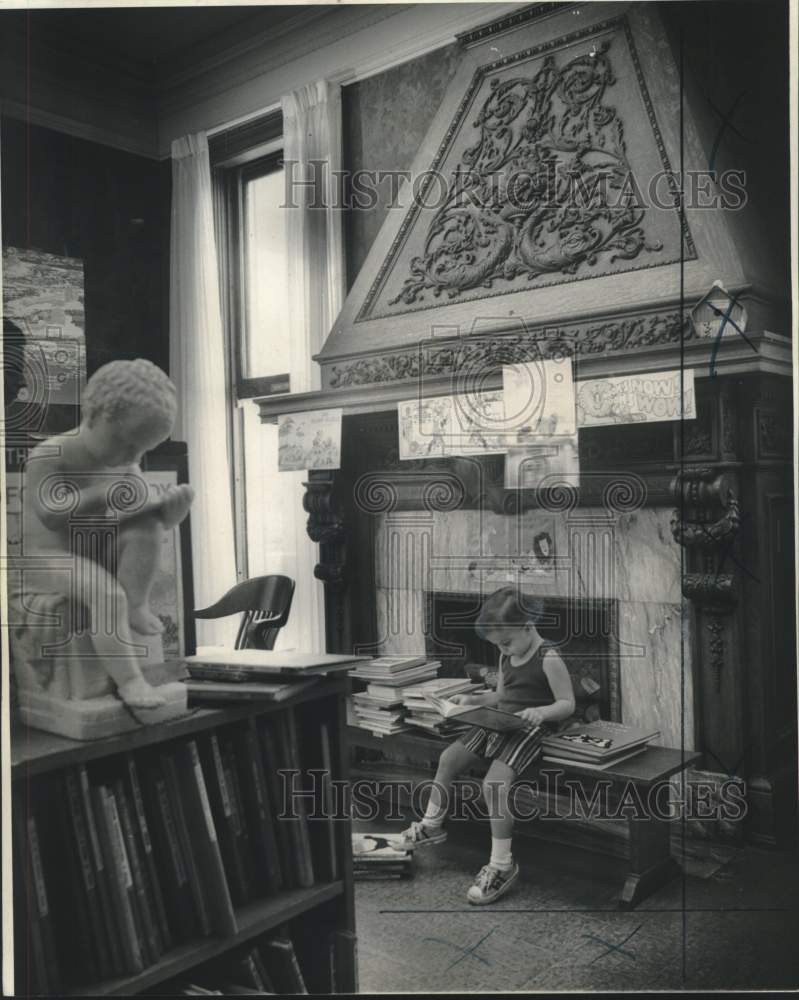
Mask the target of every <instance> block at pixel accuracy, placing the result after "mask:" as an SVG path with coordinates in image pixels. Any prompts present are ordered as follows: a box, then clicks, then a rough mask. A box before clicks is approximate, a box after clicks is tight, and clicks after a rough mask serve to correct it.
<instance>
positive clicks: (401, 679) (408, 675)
mask: <svg viewBox="0 0 799 1000" xmlns="http://www.w3.org/2000/svg"><path fill="white" fill-rule="evenodd" d="M440 666H441V664H440V663H439V661H438V660H428V659H427V657H426V656H425V655H424V653H422V654H421V655H417V656H406V655H399V654H397V655H396V656H395V655H389V656H378V657H376V659H374V660H369V661H368V662H366V663H359V664H358V666H357V667H355V669H354V670H350V677H355V678H357V679H359V680H363V681H368V682H369V683H370V684H371V685H379V686H380V687H391V688H397V687H407V685H409V684H418V683H419V682H420V681H425V680H428V679H429V678H430V677H435V676H436V674H437V673H438V668H439V667H440Z"/></svg>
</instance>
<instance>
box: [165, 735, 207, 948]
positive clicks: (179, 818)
mask: <svg viewBox="0 0 799 1000" xmlns="http://www.w3.org/2000/svg"><path fill="white" fill-rule="evenodd" d="M159 758H160V760H161V768H162V770H163V773H164V780H165V782H166V789H167V795H168V796H169V804H170V806H171V807H172V817H173V819H174V821H175V829H176V830H177V837H178V842H179V843H180V846H181V849H182V852H183V860H184V862H185V865H186V873H187V875H188V880H189V889H190V890H191V897H192V899H193V900H194V912H195V914H196V915H197V920H198V923H199V927H200V933H201V934H202V935H203V936H204V937H208V936H209V935H210V933H211V916H210V914H209V912H208V903H207V902H206V898H205V892H204V891H203V885H202V877H201V873H200V866H199V863H198V859H197V855H196V854H195V848H194V838H193V835H192V834H193V831H192V830H191V829H190V827H189V824H188V822H187V820H186V813H185V812H184V809H183V799H182V796H181V794H180V775H179V773H178V769H177V765H176V763H175V758H174V756H173V754H171V753H168V752H165V751H164V752H161V753H160V754H159Z"/></svg>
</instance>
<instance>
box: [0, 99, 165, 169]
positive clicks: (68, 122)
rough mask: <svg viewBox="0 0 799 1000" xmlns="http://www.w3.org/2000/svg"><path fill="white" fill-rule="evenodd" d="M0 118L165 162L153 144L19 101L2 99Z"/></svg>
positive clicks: (0, 100) (0, 101) (0, 102)
mask: <svg viewBox="0 0 799 1000" xmlns="http://www.w3.org/2000/svg"><path fill="white" fill-rule="evenodd" d="M0 116H2V117H3V118H14V119H16V120H18V121H22V122H27V123H29V124H31V125H38V126H40V127H42V128H49V129H52V130H53V131H55V132H63V133H64V134H65V135H71V136H74V137H75V138H76V139H85V140H86V141H87V142H96V143H99V144H100V145H101V146H111V147H113V148H114V149H119V150H121V151H122V152H125V153H134V154H135V155H136V156H143V157H145V158H146V159H148V160H162V159H164V157H163V156H160V155H159V153H158V149H157V146H156V144H155V142H154V141H153V142H152V143H146V142H143V141H141V142H140V141H138V140H137V139H135V138H134V137H133V136H131V135H127V134H125V133H123V132H116V131H114V130H112V129H107V128H103V127H102V126H96V125H90V124H88V123H87V122H83V121H78V120H77V119H75V118H68V117H66V116H64V115H59V114H56V113H55V112H53V111H46V110H44V109H42V108H36V107H32V106H31V105H26V104H22V103H21V102H19V101H11V100H7V99H5V98H3V99H0Z"/></svg>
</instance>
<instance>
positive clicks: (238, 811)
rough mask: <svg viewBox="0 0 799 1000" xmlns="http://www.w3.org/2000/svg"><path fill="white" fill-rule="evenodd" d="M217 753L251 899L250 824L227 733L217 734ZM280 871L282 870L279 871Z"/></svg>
mask: <svg viewBox="0 0 799 1000" xmlns="http://www.w3.org/2000/svg"><path fill="white" fill-rule="evenodd" d="M218 735H219V752H220V754H221V756H222V769H223V771H224V772H225V779H226V781H227V788H228V793H229V795H230V812H231V817H230V818H231V821H232V824H233V832H234V833H235V835H236V840H237V843H238V848H239V856H240V858H241V863H242V867H243V869H244V876H245V878H246V879H247V896H248V898H249V899H252V898H253V895H254V893H255V881H256V879H255V854H254V848H253V838H252V836H251V835H250V824H249V822H248V820H247V813H246V809H245V807H244V793H243V791H242V789H241V781H240V779H239V765H238V761H237V759H236V748H235V745H234V743H233V738H232V737H231V736H230V734H229V732H228V733H227V734H226V735H225V736H224V737H223V735H222V733H219V734H218ZM272 815H274V813H273V814H272ZM281 870H282V869H281Z"/></svg>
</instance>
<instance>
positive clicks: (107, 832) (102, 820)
mask: <svg viewBox="0 0 799 1000" xmlns="http://www.w3.org/2000/svg"><path fill="white" fill-rule="evenodd" d="M91 791H92V801H93V803H94V806H95V820H96V822H97V831H98V833H99V835H100V847H101V849H102V851H103V858H104V860H105V864H106V866H107V868H108V870H109V872H110V873H111V892H112V897H113V900H114V904H115V909H116V913H117V916H118V919H119V926H120V930H121V932H122V934H121V939H122V952H123V955H124V959H125V971H126V972H128V973H130V974H132V975H135V974H136V973H139V972H142V971H143V970H144V956H143V954H142V949H141V943H140V940H139V932H138V928H137V926H136V917H135V915H134V909H133V905H134V904H133V893H134V889H133V876H132V874H131V871H130V865H129V864H128V859H127V855H126V853H125V844H124V842H123V840H122V832H121V828H120V824H119V814H118V813H117V810H116V803H115V802H114V799H113V793H112V792H111V790H110V789H109V788H107V787H106V786H105V785H93V786H92V790H91Z"/></svg>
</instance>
